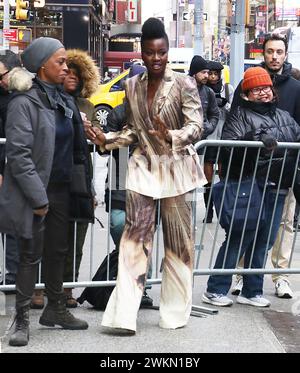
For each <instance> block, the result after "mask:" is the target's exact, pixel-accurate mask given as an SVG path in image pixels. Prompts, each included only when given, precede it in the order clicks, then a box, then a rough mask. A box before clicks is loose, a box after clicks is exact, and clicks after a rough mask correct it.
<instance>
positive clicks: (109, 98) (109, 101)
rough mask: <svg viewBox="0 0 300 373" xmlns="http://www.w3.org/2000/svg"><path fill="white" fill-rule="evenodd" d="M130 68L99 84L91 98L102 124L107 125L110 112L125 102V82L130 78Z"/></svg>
mask: <svg viewBox="0 0 300 373" xmlns="http://www.w3.org/2000/svg"><path fill="white" fill-rule="evenodd" d="M128 74H129V69H128V70H125V71H123V72H122V73H121V74H120V75H118V76H116V77H115V78H113V79H111V80H110V81H109V82H107V83H105V84H99V87H98V89H97V91H96V92H95V93H94V94H93V95H92V96H91V97H90V98H89V100H90V101H91V103H92V104H93V105H94V106H95V108H96V110H97V112H96V116H97V119H98V120H99V122H100V125H101V126H106V120H107V116H108V114H109V113H110V112H111V111H112V109H113V108H114V107H116V106H118V105H121V104H122V103H123V100H124V97H125V91H124V82H125V80H126V79H127V78H128Z"/></svg>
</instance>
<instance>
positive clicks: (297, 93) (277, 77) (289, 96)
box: [231, 62, 300, 125]
mask: <svg viewBox="0 0 300 373" xmlns="http://www.w3.org/2000/svg"><path fill="white" fill-rule="evenodd" d="M261 66H262V67H263V68H265V64H264V63H262V65H261ZM291 70H292V65H291V64H290V63H288V62H285V63H284V65H283V71H282V74H270V76H271V79H272V81H273V85H274V88H275V89H276V92H277V94H278V105H277V107H278V108H279V109H281V110H286V111H288V112H289V113H290V115H291V116H292V117H293V118H294V119H295V121H296V122H297V123H298V124H299V125H300V81H298V80H296V79H294V78H293V77H292V76H291ZM241 92H242V89H241V82H240V84H239V85H238V87H237V88H236V90H235V92H234V96H233V101H232V104H231V112H233V111H234V110H235V109H236V108H237V107H238V106H239V105H241V102H242V98H241Z"/></svg>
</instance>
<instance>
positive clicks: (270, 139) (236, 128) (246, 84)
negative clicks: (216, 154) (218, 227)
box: [202, 67, 300, 307]
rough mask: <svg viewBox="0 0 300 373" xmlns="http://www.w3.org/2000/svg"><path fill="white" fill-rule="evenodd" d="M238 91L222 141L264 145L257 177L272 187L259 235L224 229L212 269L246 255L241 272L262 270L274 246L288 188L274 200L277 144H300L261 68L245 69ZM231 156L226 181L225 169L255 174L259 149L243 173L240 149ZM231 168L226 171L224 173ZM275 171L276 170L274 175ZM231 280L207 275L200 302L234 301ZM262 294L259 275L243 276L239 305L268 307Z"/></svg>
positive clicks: (225, 157)
mask: <svg viewBox="0 0 300 373" xmlns="http://www.w3.org/2000/svg"><path fill="white" fill-rule="evenodd" d="M242 87H243V100H242V103H241V105H240V106H239V107H238V108H236V110H235V111H234V112H233V113H232V115H231V116H230V118H229V119H228V120H227V121H226V123H225V125H224V128H223V133H222V139H223V140H248V141H251V140H252V141H262V142H263V143H264V144H265V149H264V148H263V149H261V151H260V154H259V159H258V170H257V173H256V178H257V180H258V182H262V184H263V185H264V184H265V183H266V182H267V181H271V182H272V183H268V186H267V189H266V193H265V198H264V211H265V219H264V220H261V221H260V222H259V225H258V231H257V235H256V231H255V229H254V230H253V229H248V228H246V229H245V232H244V236H243V238H241V230H232V231H231V234H230V235H229V229H228V231H227V229H225V231H226V238H225V241H224V242H223V244H222V246H221V248H220V251H219V253H218V255H217V258H216V263H215V266H214V268H225V269H229V268H235V266H236V264H237V263H238V261H239V259H240V258H241V257H242V256H243V255H245V263H244V266H245V268H249V267H251V268H263V267H264V265H265V263H264V261H265V257H266V254H267V251H268V250H269V249H270V248H271V247H272V246H273V244H274V241H275V239H276V236H277V232H278V229H279V225H280V221H281V216H282V211H283V205H284V200H285V195H286V193H287V190H282V189H280V192H279V194H278V196H277V197H276V193H277V189H278V181H279V178H278V175H279V174H280V172H279V171H280V168H279V169H278V168H277V164H278V163H279V164H282V163H280V161H282V159H283V152H282V150H281V149H276V146H277V141H278V142H294V141H299V140H300V129H299V126H298V125H297V123H296V122H295V121H294V119H293V118H292V117H291V116H290V115H289V113H288V112H285V111H283V110H280V109H277V108H276V101H275V98H274V91H273V84H272V81H271V79H270V76H269V74H268V73H267V72H266V70H264V69H263V68H261V67H254V68H250V69H248V70H247V71H246V73H245V75H244V80H243V84H242ZM271 150H274V154H273V158H272V159H274V158H276V159H277V162H273V161H272V167H271V173H270V175H271V176H270V177H269V178H268V180H266V176H267V165H268V163H269V160H270V156H271ZM230 152H231V149H226V148H225V150H224V151H222V157H221V158H222V175H221V177H223V178H225V177H226V175H227V171H229V179H233V180H239V178H240V175H241V172H242V173H243V177H250V176H253V174H254V167H255V161H256V155H257V149H254V151H251V149H248V151H247V157H246V160H245V167H244V168H243V169H242V168H241V166H242V162H243V155H244V149H241V148H237V149H235V151H234V152H233V157H232V162H231V163H229V160H230ZM290 159H292V160H293V163H294V164H295V155H293V154H291V155H290ZM229 165H230V169H229V170H228V167H229ZM274 170H276V171H275V172H274ZM284 179H286V178H284ZM276 184H277V185H276ZM288 184H289V185H288ZM289 186H291V181H289V182H285V185H283V184H282V185H281V188H286V189H287V188H288V187H289ZM276 198H277V201H276ZM274 206H275V208H274ZM273 212H274V215H273ZM272 215H273V216H272ZM241 240H242V241H241ZM231 280H232V276H231V275H222V276H219V275H212V276H210V277H209V280H208V284H207V292H206V293H204V294H203V297H202V300H203V301H204V302H205V303H209V304H213V305H217V306H229V305H231V304H232V303H233V302H232V300H231V299H230V298H228V297H227V296H226V295H227V293H228V291H229V289H230V286H231ZM262 294H263V275H260V274H257V275H253V274H251V275H248V274H247V275H244V276H243V288H242V293H241V295H240V296H239V297H238V298H237V302H238V303H241V304H248V305H252V306H256V307H268V306H269V305H270V302H269V301H268V300H267V299H265V298H263V297H262Z"/></svg>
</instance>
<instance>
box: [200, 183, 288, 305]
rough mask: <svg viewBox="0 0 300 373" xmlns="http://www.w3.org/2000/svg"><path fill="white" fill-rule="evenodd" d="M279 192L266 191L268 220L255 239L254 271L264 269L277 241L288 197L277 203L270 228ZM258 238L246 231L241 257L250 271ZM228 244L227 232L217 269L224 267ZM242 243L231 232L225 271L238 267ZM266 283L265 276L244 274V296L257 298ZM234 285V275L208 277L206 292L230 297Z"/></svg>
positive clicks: (237, 233)
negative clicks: (266, 254)
mask: <svg viewBox="0 0 300 373" xmlns="http://www.w3.org/2000/svg"><path fill="white" fill-rule="evenodd" d="M275 197H276V190H272V189H267V190H266V194H265V202H264V203H265V221H264V222H263V223H260V225H259V229H258V234H257V237H256V243H255V246H254V250H253V258H252V263H251V268H264V265H265V263H264V258H265V253H266V251H268V250H270V249H271V248H272V246H273V244H274V242H275V239H276V236H277V232H278V229H279V225H280V221H281V217H282V211H283V206H284V200H285V197H286V195H285V194H279V195H278V199H277V204H276V208H275V214H274V220H273V225H272V227H271V228H270V226H271V219H272V214H273V208H274V204H275ZM269 229H271V235H270V240H269V243H268V242H267V241H268V235H269ZM254 238H255V230H254V231H245V234H244V238H243V243H242V245H241V251H240V258H241V257H242V256H243V255H245V262H244V263H245V264H244V268H249V264H250V259H251V254H252V246H253V242H254ZM227 242H228V232H226V238H225V241H224V242H223V244H222V246H221V248H220V250H219V253H218V255H217V259H216V263H215V266H214V268H223V262H224V256H225V250H226V246H227ZM240 242H241V232H237V231H232V232H231V237H230V239H229V246H228V251H227V256H226V260H225V264H224V268H225V269H229V268H235V266H236V263H237V262H238V261H239V259H240V258H237V256H238V251H239V247H240ZM263 281H264V276H263V275H262V274H258V275H243V289H242V295H243V296H245V297H246V298H252V297H255V296H256V295H261V294H263ZM231 282H232V275H212V276H210V277H209V279H208V282H207V291H208V292H209V293H216V294H227V293H228V291H229V289H230V286H231Z"/></svg>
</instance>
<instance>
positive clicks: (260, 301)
mask: <svg viewBox="0 0 300 373" xmlns="http://www.w3.org/2000/svg"><path fill="white" fill-rule="evenodd" d="M236 302H237V303H240V304H248V305H249V306H254V307H269V306H270V304H271V303H270V302H269V301H268V299H266V298H263V297H262V296H261V295H256V296H255V297H253V298H246V297H244V296H243V295H239V296H238V297H237V299H236Z"/></svg>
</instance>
